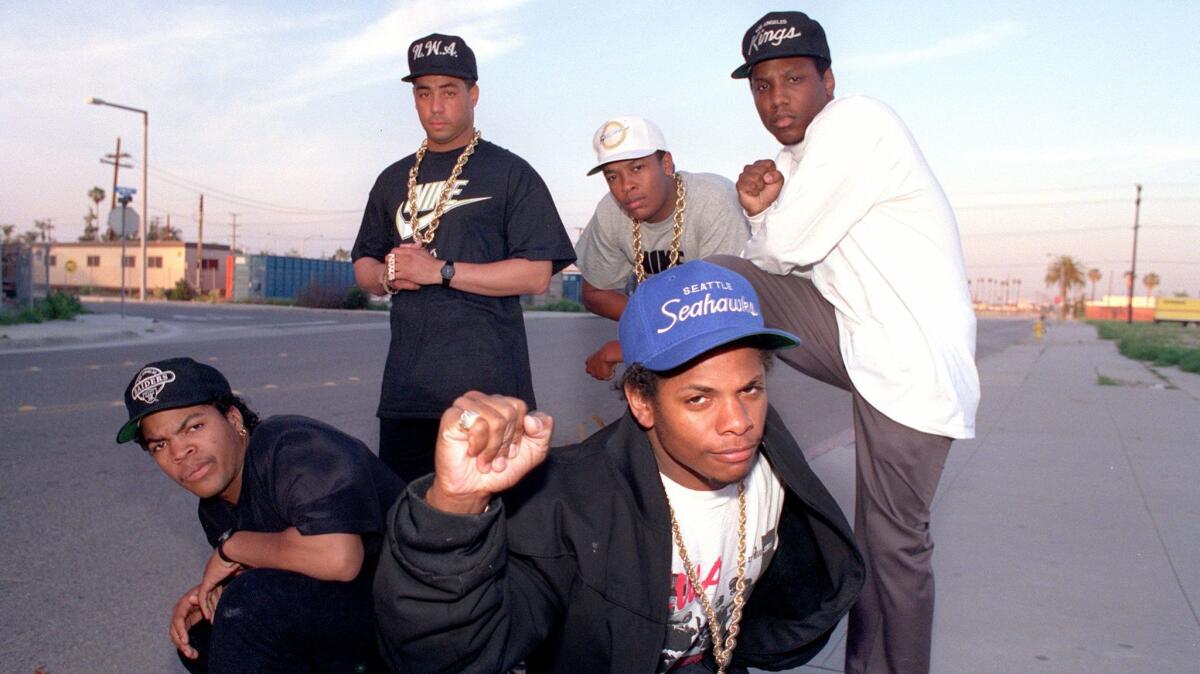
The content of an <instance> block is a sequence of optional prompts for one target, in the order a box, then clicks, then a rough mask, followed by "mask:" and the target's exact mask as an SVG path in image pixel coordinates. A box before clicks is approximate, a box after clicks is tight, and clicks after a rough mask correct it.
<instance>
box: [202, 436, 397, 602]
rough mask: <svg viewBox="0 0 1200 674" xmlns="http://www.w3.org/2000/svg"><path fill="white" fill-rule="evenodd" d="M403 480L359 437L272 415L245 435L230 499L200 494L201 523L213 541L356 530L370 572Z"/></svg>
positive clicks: (211, 541) (354, 532) (367, 572)
mask: <svg viewBox="0 0 1200 674" xmlns="http://www.w3.org/2000/svg"><path fill="white" fill-rule="evenodd" d="M403 490H404V481H403V480H401V479H400V478H398V477H396V475H395V474H394V473H393V472H392V471H391V470H389V469H388V467H387V466H385V465H384V464H383V462H382V461H380V460H379V459H378V458H377V457H376V456H375V455H374V454H372V453H371V450H369V449H367V446H366V445H364V444H363V443H362V442H359V441H358V440H356V439H355V438H353V437H351V436H349V435H347V434H345V433H343V432H341V431H339V430H338V429H336V428H334V427H333V426H329V425H328V424H324V423H321V422H320V421H317V420H316V419H310V418H308V417H302V416H295V415H282V416H273V417H270V418H268V419H265V420H264V421H263V422H262V423H260V424H259V425H258V426H257V427H256V428H255V429H254V432H253V433H251V434H250V445H249V446H248V447H247V448H246V458H245V463H244V464H243V469H242V490H241V493H240V494H239V495H238V502H237V505H231V504H229V503H227V502H225V501H223V500H221V499H220V498H217V497H213V498H206V499H201V500H200V507H199V515H200V524H201V525H202V526H203V527H204V534H205V536H207V537H208V542H209V544H211V545H212V546H213V547H216V545H217V540H218V539H219V538H220V536H221V534H222V533H224V532H226V531H228V530H230V529H233V530H235V531H262V532H267V533H276V532H280V531H283V530H284V529H287V528H289V527H296V529H297V530H299V531H300V533H302V534H304V535H306V536H312V535H317V534H332V533H348V534H360V535H361V536H362V538H363V548H364V550H365V553H366V556H365V557H364V559H365V560H366V561H365V562H364V565H363V570H364V571H365V572H366V574H362V573H360V574H359V575H360V577H364V576H365V577H368V578H369V577H370V576H371V575H372V574H373V571H374V568H375V559H376V558H377V557H378V554H379V550H380V547H381V545H382V541H383V536H382V534H383V532H384V527H385V524H384V516H385V515H386V514H387V511H388V508H390V507H391V506H392V503H394V502H395V501H396V499H397V498H399V497H400V492H401V491H403Z"/></svg>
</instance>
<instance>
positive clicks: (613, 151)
mask: <svg viewBox="0 0 1200 674" xmlns="http://www.w3.org/2000/svg"><path fill="white" fill-rule="evenodd" d="M592 149H594V150H595V151H596V167H595V168H593V169H592V170H591V171H588V175H594V174H596V173H598V172H599V171H600V169H602V168H604V165H605V164H608V163H610V162H614V161H625V160H626V159H637V158H639V157H648V156H650V155H652V154H654V153H655V152H658V151H660V150H661V151H663V152H667V151H668V150H667V140H666V139H665V138H663V134H662V131H660V130H659V129H658V127H657V126H655V124H654V122H651V121H650V120H648V119H646V118H644V117H636V116H633V115H627V116H623V117H613V118H611V119H609V120H608V121H607V122H605V123H603V124H601V125H600V128H599V129H596V133H595V135H593V136H592Z"/></svg>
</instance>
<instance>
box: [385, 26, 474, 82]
mask: <svg viewBox="0 0 1200 674" xmlns="http://www.w3.org/2000/svg"><path fill="white" fill-rule="evenodd" d="M425 75H447V76H450V77H457V78H460V79H464V80H472V81H475V80H478V79H479V71H478V70H476V68H475V52H473V51H471V48H470V47H468V46H467V41H466V40H464V39H462V38H461V37H459V36H457V35H442V34H441V33H432V34H430V35H426V36H425V37H423V38H421V39H419V40H415V41H413V43H412V44H411V45H409V47H408V75H405V76H404V77H401V78H400V79H401V81H404V82H411V81H413V80H415V79H416V78H418V77H422V76H425Z"/></svg>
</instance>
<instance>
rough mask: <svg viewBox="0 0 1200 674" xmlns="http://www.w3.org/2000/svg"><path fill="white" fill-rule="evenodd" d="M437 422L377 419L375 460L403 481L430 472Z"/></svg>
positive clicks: (438, 420)
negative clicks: (376, 452) (377, 433)
mask: <svg viewBox="0 0 1200 674" xmlns="http://www.w3.org/2000/svg"><path fill="white" fill-rule="evenodd" d="M440 424H441V419H380V420H379V460H380V461H383V463H384V465H386V466H387V467H388V468H391V469H392V472H393V473H395V474H397V475H399V476H400V479H402V480H404V481H405V482H412V481H413V480H416V479H417V478H418V477H421V476H423V475H428V474H430V473H432V472H433V449H434V446H435V445H436V444H437V436H438V426H439V425H440Z"/></svg>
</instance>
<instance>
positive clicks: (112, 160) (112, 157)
mask: <svg viewBox="0 0 1200 674" xmlns="http://www.w3.org/2000/svg"><path fill="white" fill-rule="evenodd" d="M128 157H129V153H128V152H126V153H124V154H122V153H121V137H120V136H117V151H116V152H114V153H112V154H106V155H104V157H102V158H101V159H100V163H101V164H112V167H113V188H112V202H111V205H110V206H109V208H110V209H116V207H117V174H118V173H119V172H120V169H121V168H122V167H123V168H133V164H122V163H121V160H122V159H126V158H128ZM96 220H97V223H96V224H100V223H99V220H100V209H99V208H98V207H97V208H96Z"/></svg>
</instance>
